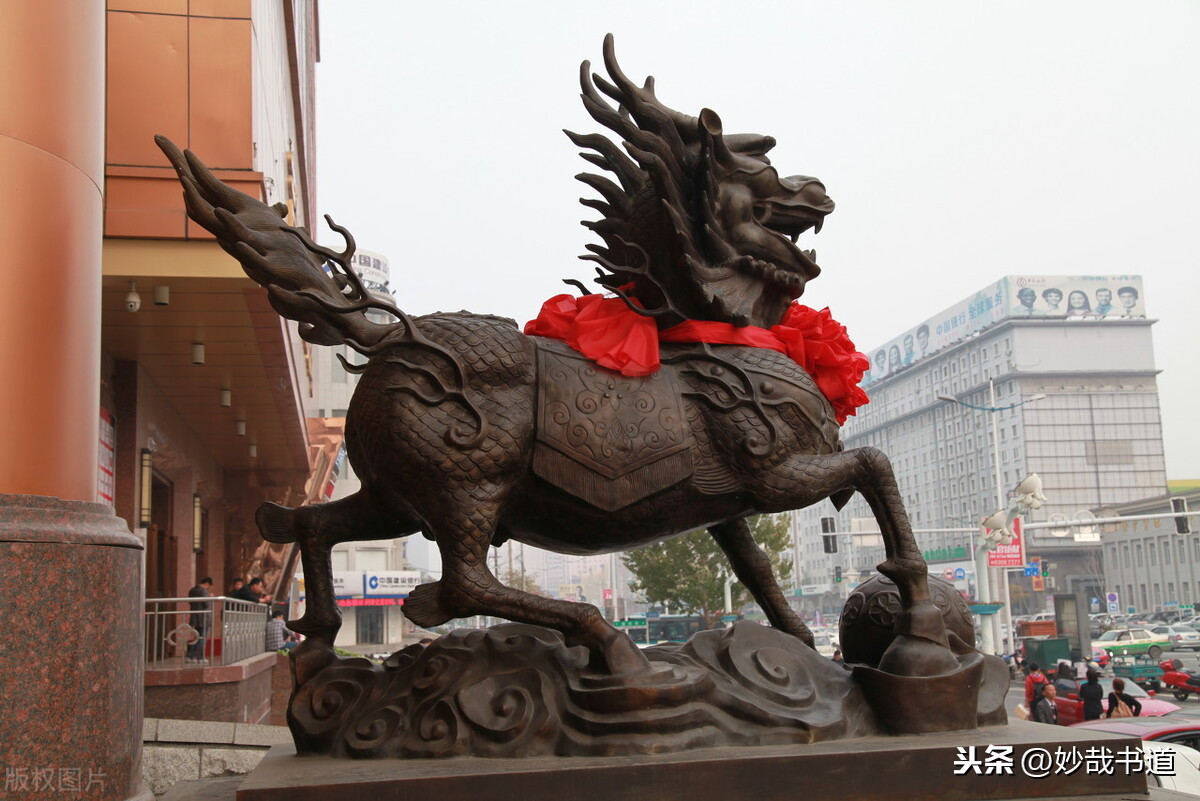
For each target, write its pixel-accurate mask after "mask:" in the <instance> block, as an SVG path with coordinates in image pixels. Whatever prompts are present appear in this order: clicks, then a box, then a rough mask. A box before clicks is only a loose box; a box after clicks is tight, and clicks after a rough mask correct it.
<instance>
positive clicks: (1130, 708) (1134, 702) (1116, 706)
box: [1104, 676, 1142, 718]
mask: <svg viewBox="0 0 1200 801" xmlns="http://www.w3.org/2000/svg"><path fill="white" fill-rule="evenodd" d="M1112 688H1113V691H1112V692H1111V693H1109V694H1108V712H1107V713H1105V715H1104V716H1105V717H1106V718H1130V717H1132V718H1136V717H1137V716H1138V715H1140V714H1142V704H1141V702H1140V701H1138V699H1136V698H1134V697H1133V696H1132V695H1129V694H1128V693H1126V692H1125V680H1124V679H1122V678H1121V677H1120V676H1118V677H1117V678H1115V679H1113V682H1112Z"/></svg>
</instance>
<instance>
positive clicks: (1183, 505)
mask: <svg viewBox="0 0 1200 801" xmlns="http://www.w3.org/2000/svg"><path fill="white" fill-rule="evenodd" d="M1171 511H1172V512H1174V513H1175V514H1177V515H1181V516H1180V517H1177V518H1175V533H1176V534H1191V533H1192V524H1191V518H1189V517H1187V511H1188V502H1187V498H1172V499H1171Z"/></svg>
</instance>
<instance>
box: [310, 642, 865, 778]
mask: <svg viewBox="0 0 1200 801" xmlns="http://www.w3.org/2000/svg"><path fill="white" fill-rule="evenodd" d="M310 642H311V641H310ZM314 645H315V644H314ZM645 653H646V655H647V656H648V657H649V659H650V662H651V665H652V667H653V670H652V671H650V672H648V673H645V674H640V675H638V676H634V677H612V676H607V675H602V674H598V673H595V672H592V671H590V670H588V668H587V661H588V654H587V651H586V650H585V649H583V648H582V647H575V648H568V647H567V646H566V645H565V644H564V643H563V640H562V637H561V635H559V634H558V633H557V632H554V631H550V630H548V629H543V628H538V627H534V626H526V625H519V624H506V625H501V626H496V627H494V628H491V629H489V630H487V631H475V630H469V631H467V630H460V631H456V632H453V633H452V634H450V635H448V636H446V637H442V638H441V639H439V640H437V641H436V642H435V643H434V644H432V645H430V646H428V647H426V648H422V647H421V646H411V647H409V648H406V649H404V650H403V651H399V652H397V653H395V654H393V655H392V656H391V657H390V658H389V659H387V660H386V662H385V663H384V664H383V665H378V664H375V663H373V662H370V661H369V660H366V659H337V658H336V657H334V656H333V655H332V654H331V653H330V654H329V655H328V664H326V665H325V666H324V667H322V668H320V669H319V670H317V671H315V672H313V674H312V676H311V678H308V680H307V681H304V682H303V683H302V684H300V686H298V687H297V689H296V691H295V692H294V694H293V696H292V700H291V704H290V708H289V711H288V722H289V725H290V726H291V728H292V733H293V735H294V737H295V740H296V745H297V749H298V751H299V752H300V753H309V754H329V755H332V756H351V757H411V758H428V757H445V756H459V755H474V756H490V757H513V756H522V757H528V756H549V755H560V756H562V755H576V756H615V755H629V754H654V753H667V752H676V751H683V750H686V749H693V748H706V747H714V746H730V745H739V746H745V745H782V744H788V743H809V742H817V741H822V740H834V739H841V738H846V737H861V736H866V735H869V734H874V733H878V732H880V731H881V729H880V727H879V726H878V725H877V723H876V722H875V715H874V714H873V713H872V712H871V710H870V709H869V708H868V705H867V702H866V699H865V696H864V694H863V692H862V690H861V689H860V688H859V687H858V685H857V684H855V682H854V680H853V678H852V674H851V672H850V671H849V670H848V669H846V668H844V667H842V666H841V665H839V664H836V663H834V662H831V661H830V660H828V659H826V658H824V657H822V656H820V655H819V654H817V653H816V652H814V651H812V650H811V649H809V648H808V647H806V646H805V645H804V644H803V643H801V642H800V641H799V640H796V639H795V638H793V637H790V636H788V635H786V634H783V633H782V632H779V631H777V630H775V629H771V628H767V627H765V626H760V625H757V624H755V623H746V622H743V623H738V624H736V625H735V626H734V627H733V628H731V629H726V630H722V631H705V632H700V633H699V634H697V635H696V636H695V637H693V638H692V640H691V641H690V642H688V643H687V644H685V645H675V644H673V645H664V646H655V647H653V648H649V649H647V650H646V651H645ZM296 658H297V659H298V660H299V662H298V663H295V664H300V665H309V666H311V665H312V664H313V661H314V660H316V659H319V658H321V656H320V655H319V654H315V653H313V652H311V651H309V652H307V653H305V652H303V651H298V653H297V654H296ZM299 672H301V673H303V672H311V671H310V670H305V669H304V668H303V667H302V668H301V669H300V671H299Z"/></svg>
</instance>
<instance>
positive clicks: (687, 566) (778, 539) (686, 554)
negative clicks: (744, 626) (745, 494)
mask: <svg viewBox="0 0 1200 801" xmlns="http://www.w3.org/2000/svg"><path fill="white" fill-rule="evenodd" d="M749 523H750V530H751V532H752V533H753V534H754V541H755V542H756V543H758V546H759V547H760V548H762V549H763V550H764V551H766V553H767V557H768V558H769V559H770V561H771V568H772V570H774V572H775V577H776V578H777V579H778V580H779V581H780V582H784V581H786V580H787V579H788V578H790V577H791V575H792V560H791V557H790V552H791V538H790V537H789V536H788V516H787V515H786V514H778V515H758V516H756V517H752V518H750V520H749ZM621 561H622V562H623V563H624V564H625V567H627V568H629V571H630V572H631V573H633V576H634V578H633V581H631V582H630V583H629V588H630V589H632V590H633V591H634V592H637V593H641V594H642V595H644V596H645V598H646V601H647V602H648V603H650V604H665V605H667V606H669V607H670V608H671V609H672V610H679V611H680V612H682V613H685V614H699V615H703V616H704V620H705V623H706V624H707V625H709V626H713V625H714V624H715V623H716V620H717V617H718V615H719V614H721V613H726V614H733V613H734V610H737V609H741V608H742V607H743V606H744V605H745V604H746V602H747V601H748V600H750V593H749V591H748V590H747V589H746V588H745V587H743V586H742V585H741V583H740V582H737V583H734V585H733V587H732V589H731V600H732V602H733V609H732V610H730V609H724V608H723V607H724V606H725V577H726V576H729V575H732V574H733V570H732V569H731V568H730V566H729V560H728V559H727V558H726V557H725V553H724V552H723V551H722V550H721V548H720V546H719V545H717V542H716V540H714V539H713V538H712V535H710V534H709V533H708V532H707V531H705V530H703V529H698V530H696V531H692V532H689V533H687V534H684V535H682V536H679V537H675V538H673V539H669V540H665V541H663V542H660V543H658V544H657V545H650V546H647V547H645V548H638V549H637V550H633V551H630V552H628V553H626V554H624V555H623V556H622V557H621Z"/></svg>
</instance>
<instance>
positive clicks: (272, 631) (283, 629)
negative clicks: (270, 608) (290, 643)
mask: <svg viewBox="0 0 1200 801" xmlns="http://www.w3.org/2000/svg"><path fill="white" fill-rule="evenodd" d="M287 634H288V632H287V624H285V623H284V622H283V612H272V613H271V619H270V620H268V621H267V650H268V651H278V650H279V649H280V648H282V647H283V643H284V641H285V640H287Z"/></svg>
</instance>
